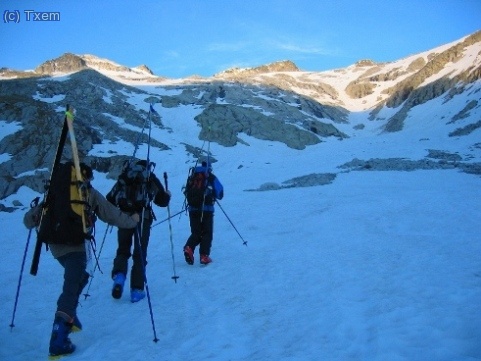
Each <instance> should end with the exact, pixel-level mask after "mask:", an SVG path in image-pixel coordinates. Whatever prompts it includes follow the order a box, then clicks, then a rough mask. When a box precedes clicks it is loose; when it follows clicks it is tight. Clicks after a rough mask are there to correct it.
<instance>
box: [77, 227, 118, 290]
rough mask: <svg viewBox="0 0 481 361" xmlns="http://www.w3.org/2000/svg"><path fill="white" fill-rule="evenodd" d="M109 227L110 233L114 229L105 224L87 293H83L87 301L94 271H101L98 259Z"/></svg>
mask: <svg viewBox="0 0 481 361" xmlns="http://www.w3.org/2000/svg"><path fill="white" fill-rule="evenodd" d="M109 227H111V228H110V232H112V229H113V228H114V227H113V226H111V225H110V224H107V228H106V229H105V234H104V238H103V240H102V244H101V245H100V251H99V254H98V256H97V257H96V258H95V260H96V262H95V267H94V270H93V272H92V276H91V277H90V282H89V286H88V287H87V291H86V292H85V293H84V296H85V299H87V297H90V294H89V290H90V286H91V285H92V281H93V280H94V274H95V270H96V269H97V268H98V269H99V271H100V273H102V270H101V269H100V262H99V259H100V254H101V253H102V249H103V248H104V243H105V239H106V238H107V233H108V231H109Z"/></svg>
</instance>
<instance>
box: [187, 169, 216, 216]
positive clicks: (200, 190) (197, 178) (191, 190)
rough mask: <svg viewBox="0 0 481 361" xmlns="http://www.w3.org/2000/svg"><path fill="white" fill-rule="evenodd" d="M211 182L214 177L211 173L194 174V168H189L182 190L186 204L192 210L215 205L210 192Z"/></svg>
mask: <svg viewBox="0 0 481 361" xmlns="http://www.w3.org/2000/svg"><path fill="white" fill-rule="evenodd" d="M213 182H214V176H213V175H212V173H210V172H208V173H207V174H206V172H204V171H202V172H195V170H194V168H191V170H190V173H189V176H188V177H187V182H186V184H185V189H184V195H185V198H186V200H187V204H188V205H189V206H191V207H194V208H202V206H206V205H213V204H214V203H215V197H214V193H213V191H212V184H213ZM209 188H210V189H209Z"/></svg>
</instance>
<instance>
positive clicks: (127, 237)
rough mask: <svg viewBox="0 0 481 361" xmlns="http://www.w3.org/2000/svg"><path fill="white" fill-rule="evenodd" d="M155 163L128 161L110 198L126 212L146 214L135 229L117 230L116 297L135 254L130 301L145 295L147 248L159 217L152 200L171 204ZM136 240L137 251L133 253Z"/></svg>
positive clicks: (158, 203) (164, 204)
mask: <svg viewBox="0 0 481 361" xmlns="http://www.w3.org/2000/svg"><path fill="white" fill-rule="evenodd" d="M154 167H155V164H154V163H150V162H149V164H147V161H145V160H140V161H137V162H133V161H127V162H126V164H124V169H123V170H122V173H121V174H120V176H119V178H118V180H117V182H116V183H115V184H114V186H113V187H112V189H111V190H110V192H109V193H108V194H107V199H108V200H109V201H110V202H111V203H112V204H114V205H116V206H117V207H119V208H120V209H121V210H122V211H125V212H127V213H140V214H142V215H143V217H142V218H141V220H140V222H139V223H138V224H137V226H136V227H135V228H123V227H119V229H118V233H117V240H118V248H117V252H116V256H115V258H114V261H113V267H112V279H113V281H114V284H113V287H112V297H113V298H115V299H119V298H121V297H122V293H123V289H124V283H125V279H126V277H127V270H128V261H129V258H130V257H132V261H133V263H132V268H131V272H130V301H131V302H132V303H134V302H138V301H140V300H142V299H143V298H144V297H145V291H144V287H145V269H146V266H147V248H148V245H149V238H150V228H151V225H152V222H153V220H154V219H155V216H154V213H153V210H152V202H153V203H154V204H155V205H157V206H159V207H167V206H168V204H169V202H170V191H168V190H165V189H164V187H163V186H162V183H161V182H160V180H159V179H158V178H157V176H156V175H155V174H154V172H153V168H154ZM132 243H133V246H134V247H133V248H134V252H133V254H132V253H131V249H132Z"/></svg>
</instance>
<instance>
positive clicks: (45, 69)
mask: <svg viewBox="0 0 481 361" xmlns="http://www.w3.org/2000/svg"><path fill="white" fill-rule="evenodd" d="M86 67H87V63H86V62H85V60H84V59H82V58H81V57H80V56H78V55H75V54H72V53H65V54H63V55H62V56H60V57H58V58H56V59H52V60H47V61H46V62H44V63H42V64H40V65H39V66H38V67H37V68H35V73H38V74H42V75H47V74H55V73H72V72H76V71H79V70H82V69H85V68H86Z"/></svg>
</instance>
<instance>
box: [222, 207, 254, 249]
mask: <svg viewBox="0 0 481 361" xmlns="http://www.w3.org/2000/svg"><path fill="white" fill-rule="evenodd" d="M215 202H216V203H217V204H218V205H219V208H220V209H221V210H222V213H224V215H225V216H226V218H227V219H228V221H229V222H230V224H231V225H232V227H234V229H235V231H236V232H237V234H238V235H239V237H240V238H241V239H242V241H244V243H243V244H244V246H246V247H247V241H246V240H244V238H243V237H242V236H241V234H240V233H239V231H238V230H237V228H236V227H235V226H234V223H232V221H231V220H230V218H229V216H228V215H227V213H225V211H224V208H222V206H221V205H220V202H219V201H218V200H217V199H216V201H215Z"/></svg>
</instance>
